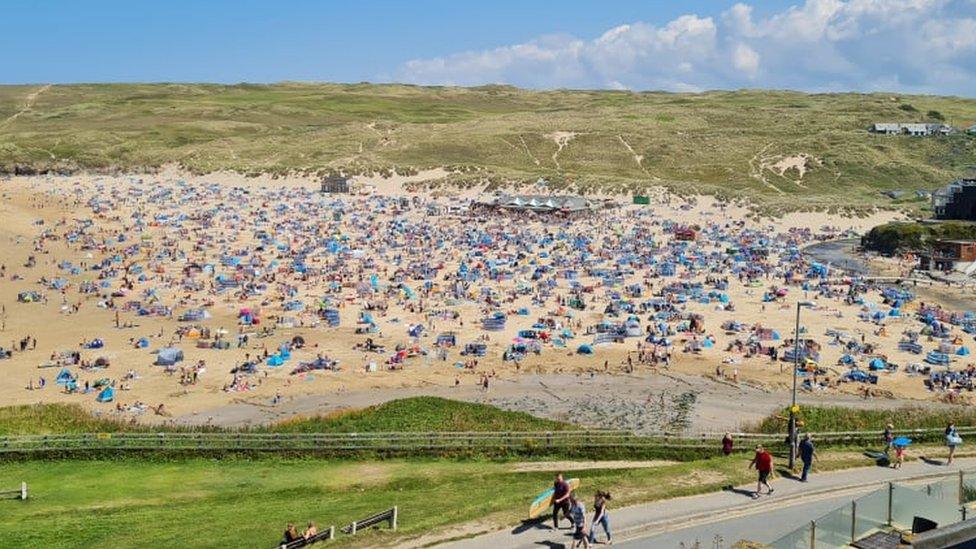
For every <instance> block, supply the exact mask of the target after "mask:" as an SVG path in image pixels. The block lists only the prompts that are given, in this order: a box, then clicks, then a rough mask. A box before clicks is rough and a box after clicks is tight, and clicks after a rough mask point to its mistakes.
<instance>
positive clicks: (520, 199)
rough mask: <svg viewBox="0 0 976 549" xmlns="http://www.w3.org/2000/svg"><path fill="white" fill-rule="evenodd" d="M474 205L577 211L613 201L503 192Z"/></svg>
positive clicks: (537, 210) (595, 208)
mask: <svg viewBox="0 0 976 549" xmlns="http://www.w3.org/2000/svg"><path fill="white" fill-rule="evenodd" d="M474 205H475V206H476V207H479V208H486V209H501V210H522V211H533V212H542V213H552V212H562V213H579V212H588V211H594V210H600V209H603V208H608V207H611V206H613V205H614V203H613V201H611V200H594V199H589V198H585V197H582V196H565V195H564V196H558V195H539V194H517V195H507V194H503V195H500V196H498V197H495V198H492V199H488V200H482V201H479V202H476V203H475V204H474Z"/></svg>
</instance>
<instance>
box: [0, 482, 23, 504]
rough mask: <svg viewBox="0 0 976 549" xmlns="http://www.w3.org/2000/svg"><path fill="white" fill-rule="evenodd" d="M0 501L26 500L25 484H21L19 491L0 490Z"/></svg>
mask: <svg viewBox="0 0 976 549" xmlns="http://www.w3.org/2000/svg"><path fill="white" fill-rule="evenodd" d="M0 499H19V500H21V501H25V500H27V483H26V482H21V483H20V489H19V490H0Z"/></svg>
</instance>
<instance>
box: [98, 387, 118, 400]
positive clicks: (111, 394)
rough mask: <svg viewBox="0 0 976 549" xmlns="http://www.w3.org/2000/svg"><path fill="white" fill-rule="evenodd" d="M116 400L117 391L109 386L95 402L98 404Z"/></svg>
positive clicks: (99, 394)
mask: <svg viewBox="0 0 976 549" xmlns="http://www.w3.org/2000/svg"><path fill="white" fill-rule="evenodd" d="M114 399H115V389H113V388H112V387H111V386H107V387H105V388H104V389H102V392H100V393H98V396H97V397H95V400H96V401H98V402H112V400H114Z"/></svg>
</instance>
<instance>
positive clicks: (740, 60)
mask: <svg viewBox="0 0 976 549" xmlns="http://www.w3.org/2000/svg"><path fill="white" fill-rule="evenodd" d="M732 66H733V67H735V69H736V70H737V71H740V72H742V73H744V74H746V75H747V76H750V77H752V76H755V75H756V72H757V71H758V70H759V54H758V53H756V50H754V49H752V48H750V47H749V46H747V45H745V44H736V45H735V49H733V50H732Z"/></svg>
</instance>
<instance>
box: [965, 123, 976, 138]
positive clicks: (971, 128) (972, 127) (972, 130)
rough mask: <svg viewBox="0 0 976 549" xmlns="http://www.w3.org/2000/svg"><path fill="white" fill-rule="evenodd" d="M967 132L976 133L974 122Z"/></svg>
mask: <svg viewBox="0 0 976 549" xmlns="http://www.w3.org/2000/svg"><path fill="white" fill-rule="evenodd" d="M966 133H968V134H969V135H976V124H973V125H972V126H969V127H968V128H966Z"/></svg>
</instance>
